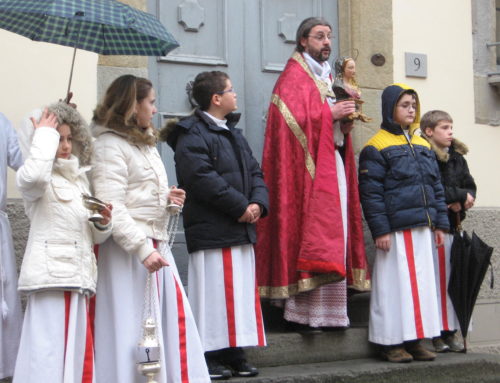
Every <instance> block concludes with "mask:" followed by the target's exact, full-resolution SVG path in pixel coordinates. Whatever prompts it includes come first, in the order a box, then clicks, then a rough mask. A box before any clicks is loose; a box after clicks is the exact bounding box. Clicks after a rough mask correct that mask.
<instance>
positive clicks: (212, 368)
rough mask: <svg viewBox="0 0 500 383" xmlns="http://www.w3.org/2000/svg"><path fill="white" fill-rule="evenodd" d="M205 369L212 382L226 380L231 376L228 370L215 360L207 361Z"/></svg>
mask: <svg viewBox="0 0 500 383" xmlns="http://www.w3.org/2000/svg"><path fill="white" fill-rule="evenodd" d="M207 367H208V374H209V375H210V379H212V380H226V379H229V378H230V377H231V376H232V374H231V371H230V370H228V369H227V368H226V367H224V366H223V365H222V364H220V363H219V362H217V361H215V360H207Z"/></svg>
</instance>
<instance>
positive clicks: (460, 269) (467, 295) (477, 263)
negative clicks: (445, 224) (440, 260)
mask: <svg viewBox="0 0 500 383" xmlns="http://www.w3.org/2000/svg"><path fill="white" fill-rule="evenodd" d="M492 254H493V248H492V247H491V246H488V245H487V244H486V243H484V241H483V240H481V238H479V237H478V236H477V235H476V233H474V232H473V233H472V238H471V237H470V236H469V235H468V234H467V232H465V231H460V230H457V232H456V233H455V234H454V236H453V244H452V247H451V254H450V263H451V271H450V280H449V282H448V295H449V296H450V299H451V302H452V303H453V307H454V309H455V313H456V314H457V319H458V322H459V323H460V330H461V332H462V336H463V338H464V345H465V351H466V350H467V346H466V345H467V343H466V339H465V338H466V336H467V332H468V329H469V324H470V320H471V317H472V312H473V311H474V306H475V304H476V299H477V296H478V294H479V290H480V289H481V285H482V283H483V280H484V276H485V275H486V271H487V270H488V266H490V265H491V262H490V261H491V256H492ZM491 275H492V278H491V284H492V285H493V272H492V274H491Z"/></svg>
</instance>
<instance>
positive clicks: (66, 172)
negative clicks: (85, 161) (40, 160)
mask: <svg viewBox="0 0 500 383" xmlns="http://www.w3.org/2000/svg"><path fill="white" fill-rule="evenodd" d="M89 170H90V166H84V167H80V161H78V157H76V156H74V155H73V154H71V156H70V158H68V159H64V158H56V160H55V161H54V171H57V172H58V173H60V174H61V175H62V176H63V177H64V178H66V179H67V180H69V181H71V182H74V181H75V180H76V179H77V178H78V177H79V176H80V175H81V174H83V173H85V172H87V171H89Z"/></svg>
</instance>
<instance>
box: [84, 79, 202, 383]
mask: <svg viewBox="0 0 500 383" xmlns="http://www.w3.org/2000/svg"><path fill="white" fill-rule="evenodd" d="M155 113H156V106H155V91H154V89H153V86H152V83H151V82H150V81H149V80H147V79H144V78H137V77H135V76H132V75H124V76H121V77H119V78H117V79H116V80H115V81H114V82H113V83H112V84H111V85H110V86H109V88H108V89H107V91H106V94H105V96H104V99H103V101H102V103H101V104H100V105H98V106H97V108H96V110H95V112H94V118H93V122H94V125H93V127H92V132H93V134H94V136H95V137H96V141H95V167H94V168H93V171H92V175H93V177H92V179H93V185H94V188H95V191H96V196H97V197H98V198H100V199H103V200H105V201H109V202H111V203H112V204H113V207H114V210H113V215H114V216H113V233H112V238H109V239H108V240H107V241H106V242H105V243H103V244H102V245H100V246H99V250H98V253H99V254H98V256H99V259H98V268H99V281H98V283H97V291H98V293H97V297H96V317H95V335H96V342H95V347H96V374H97V379H98V381H102V382H120V383H135V382H142V381H145V380H144V378H142V380H141V376H140V375H139V373H138V372H137V367H136V359H135V350H136V348H137V344H138V341H139V338H140V335H141V333H142V331H141V325H142V321H143V304H144V300H145V298H144V295H145V294H144V291H145V287H146V280H147V276H148V273H154V274H153V276H152V277H153V280H154V281H155V282H156V283H153V288H154V289H155V290H157V291H155V293H157V294H158V300H159V305H158V306H159V310H158V311H157V314H158V316H159V318H157V319H158V320H157V337H158V341H159V344H160V355H159V359H160V363H161V369H160V372H159V373H158V374H157V375H158V376H157V381H158V382H159V383H166V382H167V381H168V382H188V381H189V382H190V383H201V382H209V381H210V378H209V376H208V371H207V367H206V364H205V359H204V357H203V348H202V346H201V341H200V338H199V335H198V330H197V328H196V324H195V322H194V318H193V314H192V312H191V308H190V306H189V303H188V300H187V297H186V295H185V293H184V289H183V286H182V283H181V280H180V278H179V274H178V272H177V268H176V266H175V261H174V258H173V256H172V253H171V252H170V249H168V246H158V245H159V244H160V242H161V241H167V240H168V238H167V236H166V232H165V226H166V223H167V221H168V211H167V205H168V204H169V203H175V204H177V205H183V204H184V200H185V192H184V190H182V189H176V188H169V187H168V180H167V174H166V172H165V168H164V166H163V162H162V160H161V158H160V155H159V153H158V150H157V149H156V136H157V132H156V130H155V129H154V127H153V125H152V122H151V120H152V118H153V115H154V114H155ZM157 248H158V249H163V250H164V251H163V254H160V251H161V250H160V251H159V250H157Z"/></svg>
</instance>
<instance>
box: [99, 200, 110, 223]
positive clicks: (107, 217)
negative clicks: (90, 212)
mask: <svg viewBox="0 0 500 383" xmlns="http://www.w3.org/2000/svg"><path fill="white" fill-rule="evenodd" d="M112 210H113V205H111V204H110V203H107V204H106V207H105V208H104V207H103V208H102V209H101V210H99V214H101V215H102V216H103V219H101V220H100V221H99V224H100V225H102V226H106V225H107V224H108V223H110V222H111V211H112Z"/></svg>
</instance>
